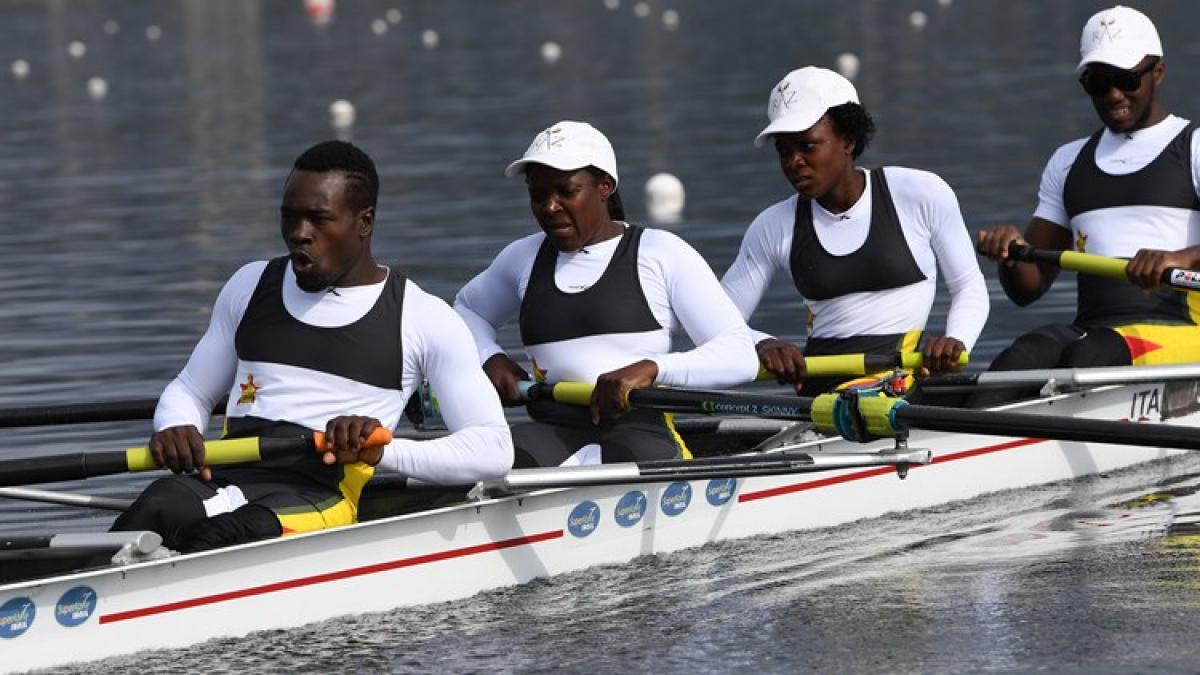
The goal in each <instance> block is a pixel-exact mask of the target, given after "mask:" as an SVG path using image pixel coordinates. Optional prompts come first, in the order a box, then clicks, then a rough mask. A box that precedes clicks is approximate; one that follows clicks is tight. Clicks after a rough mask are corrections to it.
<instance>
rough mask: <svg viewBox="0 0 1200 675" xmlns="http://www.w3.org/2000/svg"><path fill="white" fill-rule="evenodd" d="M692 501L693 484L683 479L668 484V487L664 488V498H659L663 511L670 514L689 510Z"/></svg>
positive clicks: (674, 514) (675, 514)
mask: <svg viewBox="0 0 1200 675" xmlns="http://www.w3.org/2000/svg"><path fill="white" fill-rule="evenodd" d="M691 503H692V484H691V483H688V482H687V481H682V480H681V481H678V482H675V483H671V484H670V485H668V486H667V489H666V490H663V494H662V499H661V500H659V505H660V506H661V507H662V511H663V513H665V514H667V515H668V516H677V515H679V514H681V513H683V512H684V511H687V507H688V505H689V504H691Z"/></svg>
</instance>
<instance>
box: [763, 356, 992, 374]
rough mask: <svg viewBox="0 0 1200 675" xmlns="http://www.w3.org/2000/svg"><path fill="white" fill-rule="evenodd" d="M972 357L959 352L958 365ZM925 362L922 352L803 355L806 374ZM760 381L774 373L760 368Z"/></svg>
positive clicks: (855, 371)
mask: <svg viewBox="0 0 1200 675" xmlns="http://www.w3.org/2000/svg"><path fill="white" fill-rule="evenodd" d="M970 360H971V357H970V354H968V353H967V352H965V351H964V352H963V353H962V354H959V355H958V365H959V366H966V365H967V364H968V363H970ZM924 365H925V355H924V354H922V353H921V352H896V353H894V354H837V355H834V356H806V357H804V372H805V377H837V376H842V375H847V376H851V377H857V376H860V375H870V374H871V373H878V372H880V371H883V370H888V369H890V368H904V369H905V370H913V369H916V368H920V367H922V366H924ZM757 379H759V380H773V379H775V374H774V373H772V372H771V371H769V370H767V369H766V368H765V367H764V366H761V365H760V366H759V368H758V378H757Z"/></svg>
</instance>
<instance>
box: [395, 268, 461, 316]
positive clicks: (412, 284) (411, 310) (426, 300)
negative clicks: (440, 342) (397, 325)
mask: <svg viewBox="0 0 1200 675" xmlns="http://www.w3.org/2000/svg"><path fill="white" fill-rule="evenodd" d="M402 316H403V317H404V323H405V324H406V325H407V324H408V323H409V321H408V317H410V316H411V317H412V318H413V319H414V320H415V325H418V326H420V325H436V324H437V323H438V322H440V321H442V320H446V319H447V318H448V317H450V316H453V317H454V318H455V319H457V318H458V315H457V314H456V313H455V312H454V309H452V308H451V307H450V303H448V302H446V301H445V300H443V299H441V298H440V297H438V296H436V295H434V294H433V293H430V292H429V291H427V290H425V289H424V288H421V285H420V284H418V283H417V282H416V281H413V279H412V277H408V276H406V277H405V278H404V313H403V315H402Z"/></svg>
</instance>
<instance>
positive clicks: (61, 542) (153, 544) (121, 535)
mask: <svg viewBox="0 0 1200 675" xmlns="http://www.w3.org/2000/svg"><path fill="white" fill-rule="evenodd" d="M161 544H162V536H161V535H159V534H158V533H156V532H81V533H67V534H41V535H37V534H35V535H19V536H15V537H0V552H10V551H22V552H28V551H35V550H38V549H56V550H58V551H60V552H64V553H66V552H70V553H85V552H89V551H115V550H118V549H121V548H123V547H125V546H131V547H132V548H133V549H134V550H135V551H137V552H138V553H141V554H147V553H153V552H154V550H155V549H157V548H158V547H159V546H160V545H161Z"/></svg>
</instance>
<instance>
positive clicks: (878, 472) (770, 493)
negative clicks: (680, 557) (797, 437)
mask: <svg viewBox="0 0 1200 675" xmlns="http://www.w3.org/2000/svg"><path fill="white" fill-rule="evenodd" d="M1044 440H1045V439H1044V438H1021V439H1017V440H1015V441H1009V442H1007V443H998V444H996V445H988V446H984V447H982V448H973V449H971V450H963V451H960V452H952V453H949V454H945V455H941V456H938V457H934V458H933V463H934V464H943V463H945V462H952V461H954V460H957V459H967V458H968V457H978V456H979V455H986V454H989V453H993V452H1000V451H1002V450H1011V449H1012V448H1019V447H1022V446H1026V445H1033V444H1035V443H1041V442H1042V441H1044ZM920 468H921V467H920V466H911V467H909V470H915V469H920ZM895 472H896V469H895V468H893V467H890V466H884V467H880V468H878V469H868V470H866V471H856V472H854V473H847V474H843V475H841V476H833V477H831V478H822V479H821V480H813V481H807V482H804V483H793V484H792V485H781V486H779V487H776V488H771V489H769V490H759V491H758V492H747V493H744V494H740V495H738V503H741V502H752V501H754V500H756V499H767V498H768V497H779V496H781V495H789V494H792V493H793V492H803V491H805V490H813V489H816V488H820V487H826V486H828V485H837V484H838V483H849V482H851V481H856V480H862V479H864V478H874V477H875V476H884V475H887V474H889V473H895Z"/></svg>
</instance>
